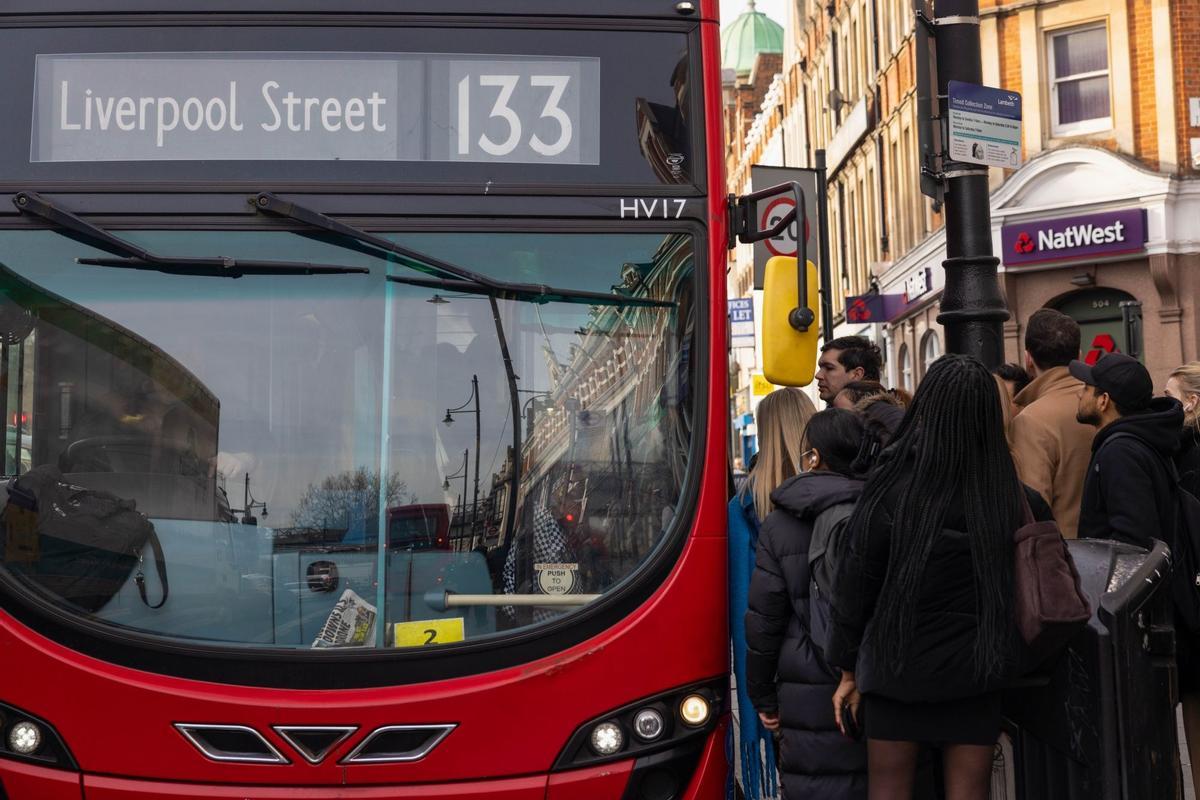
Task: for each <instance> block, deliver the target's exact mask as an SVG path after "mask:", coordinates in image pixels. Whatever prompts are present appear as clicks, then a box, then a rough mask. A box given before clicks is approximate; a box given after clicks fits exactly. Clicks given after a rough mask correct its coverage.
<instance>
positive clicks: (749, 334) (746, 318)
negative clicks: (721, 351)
mask: <svg viewBox="0 0 1200 800" xmlns="http://www.w3.org/2000/svg"><path fill="white" fill-rule="evenodd" d="M728 302H729V346H730V347H734V348H736V347H754V300H753V298H750V297H733V298H730V299H729V301H728Z"/></svg>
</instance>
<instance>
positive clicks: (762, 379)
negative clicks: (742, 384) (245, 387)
mask: <svg viewBox="0 0 1200 800" xmlns="http://www.w3.org/2000/svg"><path fill="white" fill-rule="evenodd" d="M778 388H779V387H778V386H776V385H775V384H773V383H771V382H770V381H769V380H767V377H766V376H765V375H763V374H762V373H761V372H754V373H751V375H750V391H751V393H753V394H754V396H755V397H766V396H767V395H769V394H770V393H771V392H773V391H775V390H776V389H778Z"/></svg>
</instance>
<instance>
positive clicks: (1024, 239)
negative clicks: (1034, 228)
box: [1013, 231, 1033, 254]
mask: <svg viewBox="0 0 1200 800" xmlns="http://www.w3.org/2000/svg"><path fill="white" fill-rule="evenodd" d="M1013 250H1014V251H1016V252H1017V253H1020V254H1024V253H1032V252H1033V237H1032V236H1030V235H1029V234H1028V233H1026V232H1025V231H1021V233H1020V234H1019V235H1018V236H1017V241H1016V242H1014V243H1013Z"/></svg>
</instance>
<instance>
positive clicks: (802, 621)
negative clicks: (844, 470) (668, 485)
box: [746, 471, 867, 800]
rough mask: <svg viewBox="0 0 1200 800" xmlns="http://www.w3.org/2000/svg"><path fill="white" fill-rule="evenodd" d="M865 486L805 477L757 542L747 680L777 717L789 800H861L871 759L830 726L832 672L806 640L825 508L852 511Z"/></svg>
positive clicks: (761, 707)
mask: <svg viewBox="0 0 1200 800" xmlns="http://www.w3.org/2000/svg"><path fill="white" fill-rule="evenodd" d="M862 486H863V484H862V482H861V481H856V480H852V479H850V478H847V477H845V476H843V475H839V474H837V473H834V472H824V471H821V472H807V473H804V474H802V475H798V476H796V477H794V478H791V479H789V480H787V481H784V483H782V484H781V485H780V486H779V488H778V489H776V490H775V491H774V492H772V493H771V500H773V501H774V502H775V505H776V510H775V511H773V512H771V514H770V515H769V516H768V517H767V519H766V521H765V522H763V525H762V531H761V532H760V533H759V537H758V551H757V555H756V564H755V568H754V575H753V577H752V578H751V579H750V606H749V609H750V610H749V611H747V612H746V644H747V645H748V647H749V651H748V654H747V656H746V673H747V679H748V680H747V683H748V686H747V688H748V690H749V693H750V698H751V699H752V700H753V701H754V705H755V708H756V709H757V710H758V711H763V712H766V713H771V712H774V711H778V713H779V718H780V723H781V726H782V737H781V740H780V750H779V771H780V773H781V776H782V779H783V795H784V797H785V798H810V797H811V798H822V800H839V798H864V797H866V796H867V758H866V755H867V754H866V749H865V748H864V746H863V745H862V744H859V743H856V742H853V741H851V740H849V739H847V738H846V737H844V736H842V734H841V733H840V732H838V730H837V725H836V724H835V723H834V719H833V692H834V690H835V689H836V688H837V684H838V678H839V677H840V673H839V672H836V671H835V670H833V669H832V668H831V667H830V666H829V665H828V664H827V663H826V662H825V658H824V656H823V654H822V653H821V652H819V650H818V648H817V647H816V646H815V645H814V644H813V642H812V639H811V638H810V635H809V630H810V629H809V596H808V588H809V570H808V546H809V542H810V540H811V538H812V532H813V522H814V521H815V520H816V518H817V516H818V515H819V514H820V513H821V512H822V511H824V510H825V509H827V508H831V507H833V506H835V505H839V504H842V503H853V502H854V501H855V500H857V499H858V496H859V495H860V494H861V493H862Z"/></svg>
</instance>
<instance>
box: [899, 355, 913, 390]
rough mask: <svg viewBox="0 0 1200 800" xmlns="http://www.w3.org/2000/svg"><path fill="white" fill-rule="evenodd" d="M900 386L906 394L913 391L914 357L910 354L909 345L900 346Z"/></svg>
mask: <svg viewBox="0 0 1200 800" xmlns="http://www.w3.org/2000/svg"><path fill="white" fill-rule="evenodd" d="M900 385H901V386H902V387H903V388H904V391H906V392H911V391H912V390H913V369H912V356H910V355H909V353H908V344H902V345H900Z"/></svg>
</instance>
